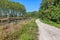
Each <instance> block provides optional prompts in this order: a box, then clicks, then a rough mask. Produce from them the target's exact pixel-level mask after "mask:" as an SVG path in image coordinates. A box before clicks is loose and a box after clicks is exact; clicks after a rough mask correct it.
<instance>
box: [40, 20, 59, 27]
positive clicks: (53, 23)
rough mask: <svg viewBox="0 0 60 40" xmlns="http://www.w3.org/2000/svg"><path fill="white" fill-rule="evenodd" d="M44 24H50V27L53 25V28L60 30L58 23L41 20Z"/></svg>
mask: <svg viewBox="0 0 60 40" xmlns="http://www.w3.org/2000/svg"><path fill="white" fill-rule="evenodd" d="M40 20H41V21H42V22H43V23H46V24H49V25H52V26H55V27H57V28H60V24H57V23H56V22H52V21H49V20H42V19H40Z"/></svg>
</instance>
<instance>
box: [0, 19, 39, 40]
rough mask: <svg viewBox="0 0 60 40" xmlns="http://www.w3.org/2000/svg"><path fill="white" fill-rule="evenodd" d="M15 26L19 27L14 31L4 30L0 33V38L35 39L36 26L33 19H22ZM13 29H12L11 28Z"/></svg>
mask: <svg viewBox="0 0 60 40" xmlns="http://www.w3.org/2000/svg"><path fill="white" fill-rule="evenodd" d="M17 26H19V29H18V30H16V31H14V32H10V31H9V32H8V33H7V32H5V31H3V34H2V35H1V37H0V39H1V40H37V32H38V27H37V25H36V23H35V19H29V20H26V21H22V22H21V23H19V24H18V25H17ZM12 31H13V30H12Z"/></svg>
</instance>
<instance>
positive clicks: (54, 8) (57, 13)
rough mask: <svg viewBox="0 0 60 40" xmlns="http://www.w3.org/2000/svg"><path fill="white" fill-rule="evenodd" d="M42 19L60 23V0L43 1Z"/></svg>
mask: <svg viewBox="0 0 60 40" xmlns="http://www.w3.org/2000/svg"><path fill="white" fill-rule="evenodd" d="M39 12H40V18H42V19H46V20H50V21H53V22H56V23H60V0H43V1H42V4H41V9H40V10H39Z"/></svg>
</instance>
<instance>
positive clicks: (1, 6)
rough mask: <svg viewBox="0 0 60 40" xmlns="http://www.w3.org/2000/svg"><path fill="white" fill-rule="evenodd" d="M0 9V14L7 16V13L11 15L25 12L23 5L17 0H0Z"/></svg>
mask: <svg viewBox="0 0 60 40" xmlns="http://www.w3.org/2000/svg"><path fill="white" fill-rule="evenodd" d="M0 11H1V13H0V14H4V16H5V15H6V16H7V14H8V15H13V16H15V15H17V14H19V15H20V16H21V14H22V15H23V14H25V13H26V9H25V7H24V5H22V4H20V3H18V2H12V1H10V0H2V1H1V0H0ZM5 11H6V12H5ZM17 16H18V15H17Z"/></svg>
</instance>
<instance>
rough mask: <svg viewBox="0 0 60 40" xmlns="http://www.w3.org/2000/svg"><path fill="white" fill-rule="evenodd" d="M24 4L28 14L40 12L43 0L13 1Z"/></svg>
mask: <svg viewBox="0 0 60 40" xmlns="http://www.w3.org/2000/svg"><path fill="white" fill-rule="evenodd" d="M13 1H14V2H19V3H21V4H23V5H24V6H25V8H26V11H27V12H32V11H38V10H39V7H40V3H41V2H42V0H13Z"/></svg>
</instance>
